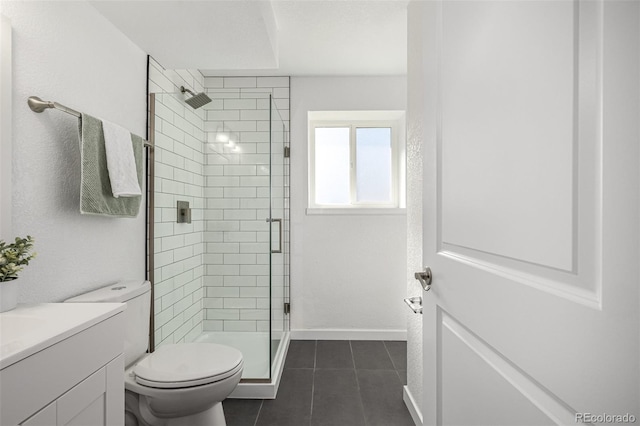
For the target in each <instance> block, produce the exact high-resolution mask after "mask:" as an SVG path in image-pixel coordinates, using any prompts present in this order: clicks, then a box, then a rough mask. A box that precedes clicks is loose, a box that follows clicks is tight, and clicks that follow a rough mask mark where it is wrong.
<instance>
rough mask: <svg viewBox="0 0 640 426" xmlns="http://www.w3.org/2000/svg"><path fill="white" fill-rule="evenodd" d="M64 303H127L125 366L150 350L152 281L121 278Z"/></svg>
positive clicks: (125, 317) (125, 312)
mask: <svg viewBox="0 0 640 426" xmlns="http://www.w3.org/2000/svg"><path fill="white" fill-rule="evenodd" d="M65 302H76V303H126V304H127V309H125V311H124V320H125V341H124V363H125V366H127V367H128V366H130V365H131V364H132V363H133V362H134V361H135V360H137V359H138V358H140V357H141V356H142V355H143V354H144V353H146V352H147V349H148V347H149V320H150V313H151V283H149V281H122V282H118V283H115V284H110V285H108V286H105V287H102V288H99V289H97V290H93V291H90V292H88V293H84V294H81V295H79V296H76V297H73V298H71V299H68V300H65Z"/></svg>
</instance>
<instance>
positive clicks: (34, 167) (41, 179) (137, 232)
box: [1, 1, 146, 302]
mask: <svg viewBox="0 0 640 426" xmlns="http://www.w3.org/2000/svg"><path fill="white" fill-rule="evenodd" d="M1 12H2V13H3V14H5V15H6V16H7V17H9V18H10V19H11V23H12V27H13V99H12V100H13V111H12V112H13V129H12V130H13V162H12V167H13V174H12V178H13V179H12V180H13V204H12V219H13V234H14V235H16V236H25V235H27V234H29V235H32V236H33V237H34V238H35V239H36V251H37V253H38V257H37V258H36V259H34V260H33V262H32V264H31V265H29V266H28V267H27V269H25V271H23V273H22V274H21V276H20V281H21V286H20V295H19V302H54V301H61V300H63V299H65V298H67V297H69V296H72V295H75V294H78V293H80V292H82V291H84V290H88V289H92V288H97V287H98V286H100V285H103V284H105V283H108V282H112V281H115V280H119V279H124V278H127V279H144V277H145V268H146V267H145V214H144V200H143V203H142V207H141V211H140V213H139V215H138V217H137V218H135V219H114V218H104V217H98V216H81V215H80V213H79V193H80V151H79V148H78V147H79V143H78V131H77V127H78V124H77V119H76V118H75V117H72V116H70V115H68V114H65V113H63V112H60V111H54V110H48V111H45V112H43V113H42V114H36V113H34V112H32V111H31V110H30V109H29V108H28V107H27V98H28V97H29V96H31V95H35V96H39V97H41V98H42V99H45V100H52V101H58V102H60V103H62V104H64V105H67V106H69V107H71V108H74V109H77V110H80V111H83V112H86V113H88V114H91V115H93V116H96V117H100V118H104V119H107V120H109V121H113V122H115V123H118V124H120V125H122V126H124V127H126V128H128V129H129V130H131V131H132V132H134V133H137V134H139V135H142V136H145V133H146V132H145V126H146V98H145V95H146V94H145V87H146V55H145V53H144V52H143V51H141V50H140V49H139V48H138V47H136V46H135V45H134V44H133V43H132V42H131V41H130V40H129V39H127V38H126V37H125V36H124V35H123V34H121V33H120V32H119V31H118V30H117V29H115V28H114V27H113V26H112V25H111V24H110V23H109V22H108V21H107V20H106V19H104V18H103V17H102V16H101V15H100V14H98V12H97V11H96V10H95V9H94V8H93V7H92V6H90V5H89V4H88V3H85V2H12V1H3V2H2V3H1Z"/></svg>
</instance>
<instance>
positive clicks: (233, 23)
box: [91, 0, 407, 75]
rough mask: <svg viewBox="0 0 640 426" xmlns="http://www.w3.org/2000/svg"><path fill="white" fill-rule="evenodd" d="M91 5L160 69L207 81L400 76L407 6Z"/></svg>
mask: <svg viewBox="0 0 640 426" xmlns="http://www.w3.org/2000/svg"><path fill="white" fill-rule="evenodd" d="M91 4H93V5H94V6H95V8H96V9H97V10H98V11H99V12H100V13H101V14H103V15H104V16H105V17H106V18H107V19H109V20H110V21H111V22H112V23H113V24H114V25H115V26H116V27H118V28H119V29H120V30H121V31H122V32H123V33H124V34H125V35H126V36H127V37H129V38H130V39H131V40H132V41H133V42H134V43H136V44H137V45H138V46H140V47H141V48H142V49H143V50H145V51H146V52H147V53H149V54H150V55H152V56H153V57H154V58H155V59H157V60H158V61H159V62H160V63H161V64H162V65H163V66H165V67H166V68H176V69H179V68H191V69H194V68H195V69H200V70H202V72H203V74H205V75H250V74H255V75H257V74H259V75H398V74H405V73H406V58H407V26H406V21H407V0H273V1H269V0H206V1H196V0H183V1H172V0H157V1H120V0H108V1H91Z"/></svg>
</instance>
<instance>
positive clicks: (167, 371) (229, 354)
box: [133, 343, 243, 389]
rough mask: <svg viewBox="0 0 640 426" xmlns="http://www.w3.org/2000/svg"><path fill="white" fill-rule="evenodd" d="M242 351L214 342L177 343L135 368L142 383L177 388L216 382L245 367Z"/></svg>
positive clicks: (134, 370)
mask: <svg viewBox="0 0 640 426" xmlns="http://www.w3.org/2000/svg"><path fill="white" fill-rule="evenodd" d="M242 366H243V362H242V353H241V352H240V351H238V350H237V349H235V348H231V347H229V346H223V345H218V344H215V343H178V344H168V345H163V346H160V347H159V348H158V349H157V350H156V351H155V352H153V353H151V354H149V355H148V356H147V357H145V358H144V359H142V360H141V361H140V362H139V363H138V364H137V365H136V366H135V367H134V369H133V373H134V375H135V381H136V382H137V383H138V384H140V385H143V386H149V387H153V388H162V389H177V388H187V387H193V386H201V385H206V384H209V383H214V382H217V381H220V380H224V379H226V378H228V377H231V376H233V375H234V374H236V373H237V372H238V371H239V370H241V369H242Z"/></svg>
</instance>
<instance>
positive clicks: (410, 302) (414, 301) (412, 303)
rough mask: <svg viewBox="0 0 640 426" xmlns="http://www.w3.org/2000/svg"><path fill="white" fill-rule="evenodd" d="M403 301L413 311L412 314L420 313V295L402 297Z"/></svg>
mask: <svg viewBox="0 0 640 426" xmlns="http://www.w3.org/2000/svg"><path fill="white" fill-rule="evenodd" d="M404 303H406V304H407V306H408V307H409V308H410V309H411V310H412V311H413V313H414V314H421V313H422V297H420V296H415V297H407V298H406V299H404Z"/></svg>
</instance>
